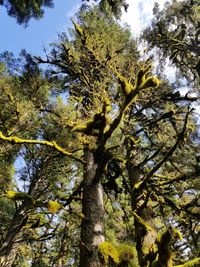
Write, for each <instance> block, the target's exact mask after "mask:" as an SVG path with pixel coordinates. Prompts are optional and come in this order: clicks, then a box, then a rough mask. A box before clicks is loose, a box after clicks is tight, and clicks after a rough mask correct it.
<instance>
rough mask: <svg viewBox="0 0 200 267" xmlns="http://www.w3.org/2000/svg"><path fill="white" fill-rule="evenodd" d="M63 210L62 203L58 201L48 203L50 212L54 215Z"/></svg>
mask: <svg viewBox="0 0 200 267" xmlns="http://www.w3.org/2000/svg"><path fill="white" fill-rule="evenodd" d="M60 208H61V205H60V203H58V202H57V201H53V200H49V202H48V210H49V211H50V212H51V213H52V214H55V213H56V212H58V210H59V209H60Z"/></svg>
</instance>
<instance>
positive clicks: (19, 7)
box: [0, 0, 53, 25]
mask: <svg viewBox="0 0 200 267" xmlns="http://www.w3.org/2000/svg"><path fill="white" fill-rule="evenodd" d="M0 5H3V6H5V7H6V9H7V12H8V15H9V16H12V17H14V18H16V19H17V22H18V23H19V24H25V25H26V24H27V23H28V21H29V20H30V19H31V18H35V19H40V18H41V17H42V16H43V13H44V10H43V9H42V7H53V1H52V0H31V1H26V0H20V1H18V0H17V1H16V0H1V1H0Z"/></svg>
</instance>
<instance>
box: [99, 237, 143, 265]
mask: <svg viewBox="0 0 200 267" xmlns="http://www.w3.org/2000/svg"><path fill="white" fill-rule="evenodd" d="M99 251H100V253H101V255H102V256H103V259H104V263H105V264H106V265H108V264H110V263H111V262H114V263H115V264H116V265H117V266H129V267H139V264H138V256H137V250H136V248H135V246H133V245H128V244H123V243H122V244H119V245H116V246H114V245H113V244H112V243H111V242H107V241H106V242H103V243H101V244H100V245H99ZM124 264H125V265H124Z"/></svg>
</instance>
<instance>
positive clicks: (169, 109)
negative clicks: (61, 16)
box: [0, 2, 200, 267]
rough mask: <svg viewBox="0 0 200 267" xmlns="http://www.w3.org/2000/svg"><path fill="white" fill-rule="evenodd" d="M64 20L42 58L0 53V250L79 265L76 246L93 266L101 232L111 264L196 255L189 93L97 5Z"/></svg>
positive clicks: (195, 142)
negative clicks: (65, 29) (67, 24)
mask: <svg viewBox="0 0 200 267" xmlns="http://www.w3.org/2000/svg"><path fill="white" fill-rule="evenodd" d="M116 3H117V2H116ZM72 27H73V28H72V29H71V31H70V34H71V35H70V36H67V34H65V33H64V34H61V35H60V36H59V39H58V43H56V44H51V48H52V50H51V52H50V53H49V54H48V55H47V57H46V58H43V59H42V58H35V59H33V58H32V57H31V55H29V54H28V53H26V52H25V51H23V52H22V54H21V56H20V57H19V58H18V59H14V57H13V56H12V55H11V54H10V53H7V52H5V53H3V54H2V55H1V61H2V66H3V67H2V72H1V74H0V90H1V94H0V104H1V106H2V107H3V108H2V109H1V110H0V142H1V149H0V159H1V162H0V165H1V167H2V168H1V171H0V175H1V176H0V179H1V181H2V189H1V196H2V199H3V200H2V201H3V202H2V203H5V210H4V207H3V208H2V209H0V212H1V210H2V216H3V215H4V214H6V216H7V217H6V220H3V224H2V227H1V241H0V252H1V253H2V255H5V254H6V257H7V256H8V257H9V256H10V255H14V258H15V259H14V261H15V262H14V263H16V264H17V262H19V263H18V265H20V264H26V263H28V262H32V265H33V266H53V267H54V266H58V265H63V266H64V265H67V264H68V265H70V264H71V263H73V264H74V265H76V266H78V265H80V264H81V263H79V259H78V258H79V257H78V256H77V255H79V254H80V253H79V248H80V246H81V260H82V259H84V260H85V261H87V260H88V261H93V262H95V264H96V263H97V262H98V264H99V259H98V257H97V254H98V252H99V250H98V249H97V247H98V244H99V243H101V241H102V240H104V237H105V238H106V240H108V241H109V242H105V243H102V244H100V247H99V248H100V251H101V254H102V257H101V260H102V261H103V260H104V261H105V262H106V264H107V265H108V266H109V264H110V265H112V264H113V265H114V266H116V265H117V264H118V265H119V266H127V265H128V266H139V265H140V266H153V264H155V265H157V266H162V265H161V263H162V262H164V263H165V265H166V266H167V264H168V265H173V264H174V262H175V263H176V264H181V263H183V262H186V261H190V260H192V259H193V258H195V257H198V211H199V206H198V198H199V194H198V189H199V184H198V180H199V175H200V172H199V166H198V165H199V162H198V156H197V155H198V153H199V147H200V146H199V134H198V126H197V124H196V119H195V116H194V110H193V109H191V108H190V106H191V103H193V102H194V101H196V98H195V97H191V96H190V95H188V94H186V95H184V94H182V93H180V92H179V89H180V88H176V89H175V88H174V86H173V85H171V84H170V83H169V82H167V81H166V80H164V79H163V77H162V75H161V74H159V75H158V73H157V72H156V71H154V70H153V65H152V62H151V60H150V59H149V60H148V61H145V60H144V59H140V57H139V53H138V50H137V44H136V41H135V40H134V39H133V38H132V37H131V33H130V31H129V29H128V28H127V27H125V28H123V27H122V26H120V25H119V24H117V23H116V20H115V19H113V18H112V16H110V15H109V16H107V15H106V14H105V13H104V12H102V10H101V9H99V8H98V6H95V7H94V8H89V7H88V8H85V9H84V8H82V9H81V11H80V12H79V13H78V15H77V17H76V18H74V19H73V22H72ZM111 37H112V38H111ZM38 63H43V64H47V65H46V66H47V67H46V71H45V72H44V71H43V70H41V69H40V68H39V67H38ZM4 66H5V67H4ZM16 70H17V71H16ZM15 160H17V161H18V162H20V164H18V165H17V164H16V165H17V166H16V169H15V170H14V169H13V164H14V162H15ZM5 163H6V164H5ZM21 163H22V164H21ZM3 166H4V167H3ZM7 180H8V181H9V183H7ZM101 185H103V189H104V191H105V192H102V187H101ZM17 187H19V189H20V190H18V189H13V191H12V190H10V189H11V188H17ZM94 190H96V191H95V193H94ZM19 191H20V192H19ZM5 192H7V195H8V197H10V199H14V200H15V201H10V200H9V199H7V198H6V197H5ZM3 196H4V198H3ZM18 200H20V201H18ZM24 200H25V201H24ZM27 200H28V201H27ZM103 200H104V203H103ZM27 202H28V203H27ZM30 203H31V205H28V204H30ZM9 205H10V206H9ZM47 208H48V209H47ZM101 209H102V214H101V216H98V215H99V214H100V213H99V210H101ZM58 211H59V212H58ZM103 213H104V214H103ZM103 217H104V218H105V229H106V233H104V229H103V225H104V222H103ZM169 225H171V227H170V226H169ZM174 226H176V227H177V230H173V229H174ZM163 229H165V230H163ZM170 229H171V230H170ZM162 230H163V232H162ZM80 231H81V240H80ZM181 236H182V237H183V238H182V240H181V239H180V237H181ZM16 240H17V242H16ZM80 241H81V242H80ZM8 244H9V246H8ZM129 244H134V245H129ZM15 245H16V246H15ZM185 247H187V248H188V249H187V250H186V252H185V253H183V252H182V251H183V250H184V248H185ZM26 249H27V250H26ZM171 251H175V253H176V258H175V256H174V254H173V253H171ZM187 251H188V253H187ZM20 253H21V257H22V258H23V261H22V260H21V261H20V256H19V255H20ZM0 255H1V254H0ZM25 255H26V257H25ZM85 255H86V256H85ZM83 256H85V258H84V257H83ZM1 258H3V257H1ZM6 260H7V261H8V260H9V259H8V258H7V259H6ZM82 261H83V260H82ZM85 261H83V262H84V263H85Z"/></svg>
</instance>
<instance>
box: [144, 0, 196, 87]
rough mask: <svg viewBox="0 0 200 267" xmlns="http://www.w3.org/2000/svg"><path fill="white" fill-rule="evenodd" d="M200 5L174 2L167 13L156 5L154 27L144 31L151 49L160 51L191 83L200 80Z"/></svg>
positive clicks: (167, 9)
mask: <svg viewBox="0 0 200 267" xmlns="http://www.w3.org/2000/svg"><path fill="white" fill-rule="evenodd" d="M199 36H200V10H199V1H190V0H184V1H179V2H178V1H175V0H174V1H172V3H166V4H165V7H164V9H163V10H160V9H159V5H158V4H155V7H154V18H153V20H152V24H151V26H150V27H148V28H147V29H146V30H145V31H144V37H145V39H146V40H147V41H148V42H149V44H150V47H151V48H153V47H157V48H158V51H159V53H162V55H161V57H160V59H161V61H163V64H165V62H166V61H165V60H164V59H166V58H168V59H169V60H170V61H171V63H172V64H173V65H175V66H176V67H177V68H178V69H179V70H180V72H181V77H186V78H187V79H188V81H190V83H191V82H192V81H193V80H196V82H197V84H198V81H199V77H200V61H199V56H200V47H199Z"/></svg>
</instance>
